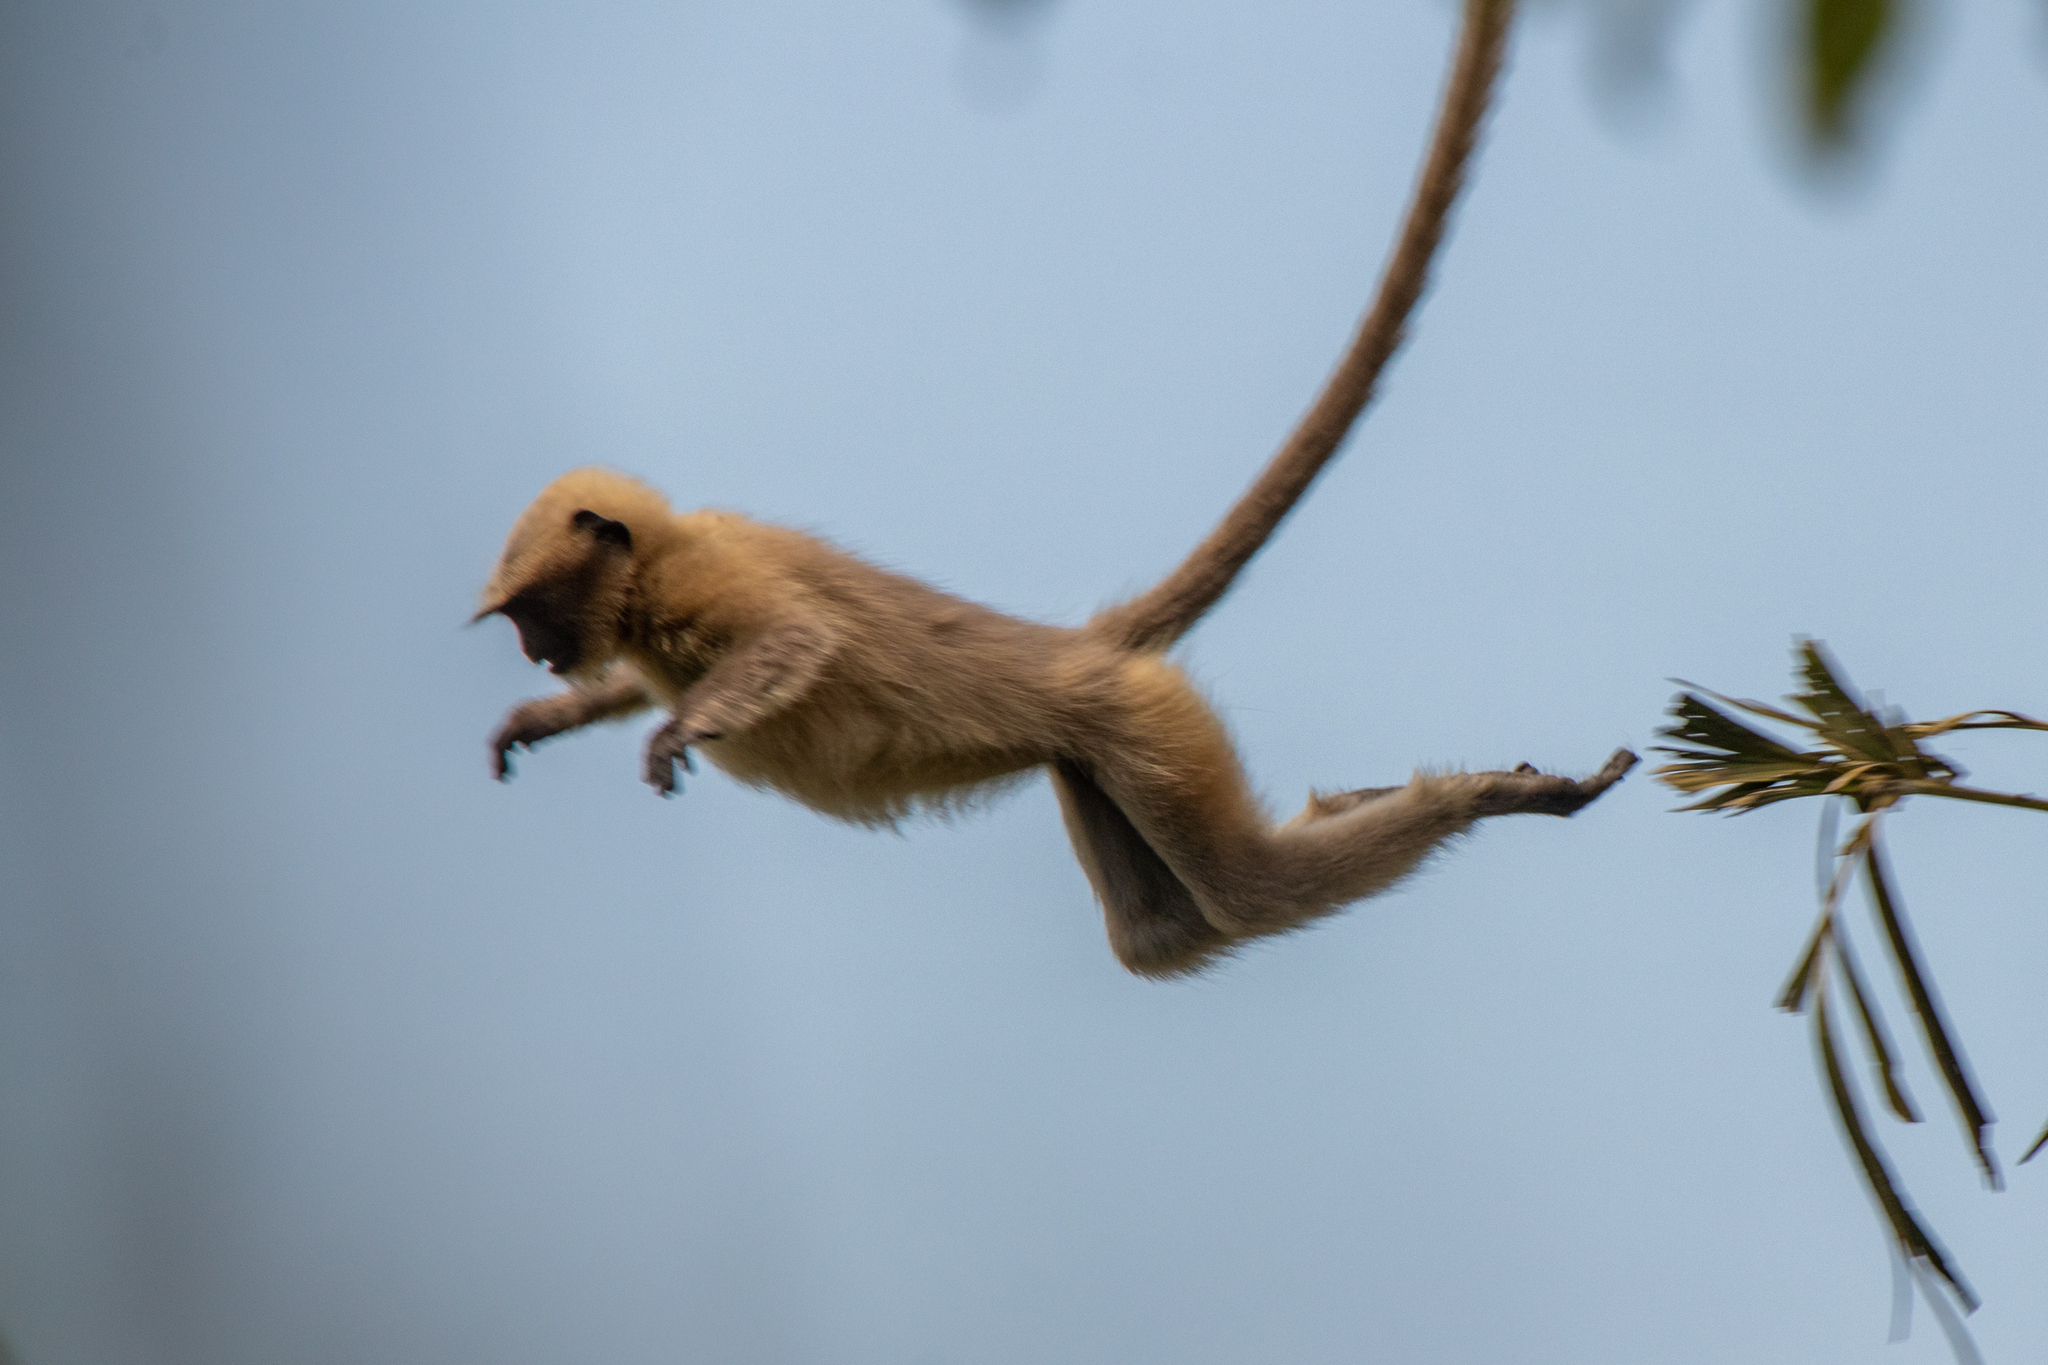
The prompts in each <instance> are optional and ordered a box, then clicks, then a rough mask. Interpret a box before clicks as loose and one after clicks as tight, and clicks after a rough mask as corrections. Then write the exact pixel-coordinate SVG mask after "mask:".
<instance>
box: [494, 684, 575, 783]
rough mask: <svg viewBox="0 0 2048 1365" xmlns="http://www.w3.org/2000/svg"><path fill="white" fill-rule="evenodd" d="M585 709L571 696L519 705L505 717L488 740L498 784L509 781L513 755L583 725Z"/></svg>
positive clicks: (564, 693) (548, 698)
mask: <svg viewBox="0 0 2048 1365" xmlns="http://www.w3.org/2000/svg"><path fill="white" fill-rule="evenodd" d="M584 709H585V708H584V705H583V702H582V699H581V698H579V697H578V696H577V695H576V694H575V693H573V692H563V693H560V694H558V695H556V696H552V697H537V698H535V699H534V700H532V701H527V702H521V703H520V704H519V705H517V706H515V707H513V708H512V709H511V710H510V711H509V712H507V713H506V715H505V723H504V724H503V725H500V726H499V727H498V733H496V734H494V735H492V736H491V772H492V774H493V775H494V776H495V777H496V778H497V779H498V780H499V781H500V782H509V781H510V780H511V779H512V751H513V750H514V749H530V748H532V747H533V746H534V745H536V744H538V743H540V742H541V741H542V740H544V739H553V738H554V737H555V736H556V735H559V734H561V733H562V732H563V731H564V730H573V729H575V728H576V727H577V726H578V725H581V724H582V723H583V711H584Z"/></svg>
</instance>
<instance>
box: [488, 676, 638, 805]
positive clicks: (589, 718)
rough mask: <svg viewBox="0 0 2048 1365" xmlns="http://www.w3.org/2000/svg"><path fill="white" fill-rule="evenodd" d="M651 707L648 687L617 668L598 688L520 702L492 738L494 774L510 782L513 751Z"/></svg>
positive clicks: (571, 691) (500, 779)
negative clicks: (566, 732)
mask: <svg viewBox="0 0 2048 1365" xmlns="http://www.w3.org/2000/svg"><path fill="white" fill-rule="evenodd" d="M648 705H649V698H648V695H647V688H646V686H645V685H644V684H643V683H642V682H641V681H640V678H639V676H638V675H637V674H635V673H634V672H633V671H632V670H631V669H629V668H625V667H620V668H617V669H615V670H614V671H613V674H612V676H611V677H608V678H606V679H605V680H604V681H603V682H601V683H599V684H597V685H596V686H595V687H588V688H584V687H577V688H571V689H570V690H569V691H567V692H557V693H556V694H555V695H554V696H552V697H537V698H535V699H534V700H532V701H527V702H521V703H520V704H519V705H517V706H515V707H513V708H512V710H511V711H510V712H508V713H507V714H506V716H505V722H504V724H502V725H500V726H499V727H498V732H497V733H496V734H494V735H492V736H491V771H492V773H493V774H494V775H495V776H496V777H497V779H498V780H499V781H500V782H505V781H508V780H510V778H511V776H512V751H513V750H514V749H518V748H526V749H531V748H532V747H533V746H534V745H536V744H538V743H540V742H541V741H542V740H544V739H552V738H554V737H555V736H556V735H559V734H562V733H564V732H565V731H569V730H576V729H581V728H582V727H583V726H585V725H591V724H594V723H596V722H597V721H601V720H615V719H617V718H618V717H620V716H630V715H632V714H633V713H634V712H635V711H644V710H645V709H647V707H648Z"/></svg>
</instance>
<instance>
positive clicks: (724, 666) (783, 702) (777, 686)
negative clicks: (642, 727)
mask: <svg viewBox="0 0 2048 1365" xmlns="http://www.w3.org/2000/svg"><path fill="white" fill-rule="evenodd" d="M835 645H836V642H835V641H834V639H833V637H832V634H831V632H830V631H828V630H826V629H825V628H824V627H823V626H820V625H817V624H814V623H812V622H809V621H792V622H787V623H785V624H783V625H780V626H773V627H770V628H769V629H768V630H765V631H763V632H761V633H760V634H759V635H756V636H755V637H753V638H752V639H751V640H748V641H746V642H744V643H742V644H740V645H737V646H735V647H734V648H733V649H732V651H731V652H730V653H728V654H726V656H725V657H724V658H722V659H720V660H719V661H718V662H717V663H715V664H713V665H712V666H711V671H710V672H708V673H706V674H705V675H704V676H703V677H702V678H701V679H699V680H698V682H697V684H696V685H695V686H693V687H692V688H690V690H689V691H687V692H685V693H683V696H682V700H681V701H680V702H678V703H677V705H676V709H675V714H674V716H673V717H671V718H670V720H669V722H668V724H666V725H664V726H662V727H661V728H660V729H659V730H656V731H655V732H654V735H653V737H652V738H651V739H649V740H648V741H647V785H648V786H650V787H652V788H654V790H655V792H656V793H657V794H659V795H662V796H673V795H675V790H676V764H678V763H681V764H682V765H683V769H684V771H686V772H694V771H695V767H694V765H693V764H692V763H691V762H690V748H691V746H692V745H696V744H701V743H703V742H704V741H705V740H708V739H724V738H725V737H726V736H727V735H730V734H736V733H738V732H739V731H741V730H744V729H746V728H747V727H749V726H752V725H759V724H760V723H761V722H762V721H764V720H767V719H768V718H769V717H770V716H772V715H774V714H775V713H776V712H778V711H780V710H782V709H783V708H785V707H787V706H790V705H792V704H794V703H795V702H796V701H798V700H799V699H800V698H802V696H803V695H804V693H806V692H808V691H810V689H811V684H813V683H815V682H816V681H817V680H818V676H819V675H820V674H821V673H823V672H824V671H825V665H826V664H827V663H828V662H829V661H830V660H831V658H832V651H833V649H834V648H835Z"/></svg>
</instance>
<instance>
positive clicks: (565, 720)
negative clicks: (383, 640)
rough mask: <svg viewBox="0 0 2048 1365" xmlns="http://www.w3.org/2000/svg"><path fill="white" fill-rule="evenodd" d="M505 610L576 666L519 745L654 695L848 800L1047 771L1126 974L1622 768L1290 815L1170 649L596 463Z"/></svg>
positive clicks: (908, 806)
mask: <svg viewBox="0 0 2048 1365" xmlns="http://www.w3.org/2000/svg"><path fill="white" fill-rule="evenodd" d="M493 613H502V614H504V615H507V616H509V617H511V618H512V619H513V621H514V622H515V624H517V625H518V626H519V628H520V633H521V639H522V641H523V642H524V643H525V644H526V645H527V648H528V653H529V654H532V655H535V656H536V657H542V658H546V659H548V660H549V661H550V662H551V663H553V664H554V665H555V666H556V669H557V671H558V672H561V673H564V674H565V675H566V676H568V677H569V678H570V680H571V682H572V684H573V687H572V690H571V691H570V692H568V693H564V694H561V695H559V696H556V697H550V698H545V699H542V700H540V701H535V702H528V703H526V704H525V705H523V706H521V707H518V708H516V709H515V710H514V711H513V712H512V714H511V715H510V716H508V717H507V719H506V721H505V724H504V725H503V726H502V727H501V728H500V730H499V731H498V734H497V735H496V737H495V738H494V739H493V741H492V747H493V753H494V755H495V761H496V763H497V765H498V772H499V775H500V776H501V777H503V776H506V775H508V774H509V767H508V765H507V762H506V756H507V754H508V753H509V752H510V751H511V750H513V749H514V748H518V747H524V746H530V745H533V744H536V743H539V742H540V741H541V740H543V739H546V738H548V737H549V736H551V735H554V734H559V733H561V732H563V731H565V730H569V729H574V728H576V727H577V726H579V725H585V724H589V723H591V722H593V721H597V720H603V719H608V718H611V717H615V716H621V715H626V714H630V713H632V712H634V711H638V710H641V709H645V708H646V707H649V706H658V707H660V709H662V710H663V711H665V712H667V713H668V716H669V719H668V721H667V723H666V724H664V725H663V726H662V727H661V728H660V729H659V730H657V731H656V732H655V734H654V736H653V738H652V739H651V740H650V743H649V746H648V765H647V780H648V781H649V782H650V784H652V785H653V786H654V787H655V788H656V789H657V790H659V791H661V792H663V794H667V793H668V792H670V791H671V790H673V787H674V765H675V764H676V763H678V762H682V763H684V764H685V765H687V764H688V762H689V755H690V752H691V751H692V750H693V749H694V750H700V751H701V752H703V753H704V754H705V755H706V756H708V757H709V758H710V759H711V761H712V762H714V763H715V764H717V765H718V766H719V767H720V768H722V769H723V770H725V771H726V772H728V773H730V774H731V775H732V776H734V777H736V778H738V779H739V780H741V781H743V782H747V783H750V784H753V785H755V786H761V787H768V788H773V789H774V790H777V791H780V792H783V793H785V794H787V795H789V796H791V797H794V798H795V799H796V800H798V801H801V802H803V803H804V804H805V805H808V806H810V807H812V808H813V809H815V810H818V811H822V812H823V813H825V814H827V815H831V816H835V817H838V818H840V819H845V820H853V821H859V822H863V823H869V824H887V823H889V822H892V821H895V820H898V819H901V818H903V817H904V816H906V815H909V814H912V813H914V812H917V811H920V810H923V811H934V810H945V809H948V808H951V807H955V806H958V805H961V804H963V803H966V802H971V801H973V800H974V799H975V798H976V797H977V796H978V795H981V794H985V793H986V792H988V791H989V790H991V789H992V788H994V787H997V786H999V785H1001V784H1003V783H1005V782H1007V781H1013V780H1016V779H1017V778H1019V777H1022V776H1025V775H1028V774H1029V773H1030V772H1031V771H1033V770H1034V769H1037V768H1048V769H1050V770H1051V772H1052V776H1053V780H1054V784H1055V787H1056V789H1057V791H1058V793H1059V797H1060V802H1061V809H1062V812H1063V814H1064V816H1065V819H1066V822H1067V827H1068V830H1069V832H1070V834H1071V835H1072V837H1073V841H1074V845H1075V849H1076V852H1077V854H1078V856H1079V857H1080V860H1081V864H1082V866H1083V868H1084V869H1085V870H1086V871H1087V873H1088V876H1089V879H1090V881H1091V882H1092V883H1093V885H1094V887H1095V890H1096V893H1097V896H1098V897H1099V899H1100V900H1101V901H1102V904H1103V908H1104V912H1105V915H1106V918H1107V920H1108V926H1109V933H1110V940H1111V944H1112V946H1113V947H1114V948H1115V950H1116V952H1117V955H1118V957H1119V958H1120V959H1121V960H1122V961H1123V963H1124V964H1125V965H1126V966H1127V967H1129V968H1130V969H1131V970H1132V971H1135V972H1140V973H1143V974H1146V975H1173V974H1177V973H1184V972H1191V971H1195V970H1198V969H1199V968H1201V967H1202V966H1203V965H1205V964H1206V963H1208V962H1210V961H1212V960H1214V959H1215V958H1216V957H1218V956H1219V955H1221V954H1224V953H1226V952H1228V951H1229V950H1230V949H1231V948H1233V947H1234V946H1236V945H1237V944H1240V943H1243V942H1245V941H1247V940H1250V939H1254V938H1259V937H1262V936H1265V935H1269V934H1277V933H1283V932H1286V931H1287V930H1289V929H1293V928H1296V927H1299V926H1300V925H1302V924H1305V923H1307V922H1309V921H1310V920H1313V919H1316V918H1319V917H1320V916H1323V915H1326V914H1329V913H1330V912H1332V911H1334V910H1336V909H1337V908H1339V907H1340V906H1342V905H1344V904H1346V903H1348V902H1351V901H1355V900H1358V899H1360V898H1362V897H1364V896H1369V895H1372V894H1374V893H1376V892H1378V891H1382V890H1385V889H1386V888H1387V887H1389V886H1391V885H1393V884H1394V883H1395V882H1397V881H1399V880H1400V879H1401V878H1403V877H1405V876H1406V875H1408V873H1410V872H1411V871H1413V870H1414V869H1415V868H1416V867H1417V866H1418V865H1419V864H1420V863H1421V862H1422V860H1423V859H1424V858H1426V857H1427V856H1428V855H1429V853H1430V852H1431V850H1433V849H1435V848H1437V847H1438V846H1440V845H1441V844H1442V843H1443V842H1444V841H1445V840H1447V839H1449V838H1451V837H1453V836H1455V835H1457V834H1459V833H1461V832H1463V831H1464V830H1466V829H1468V828H1469V827H1470V826H1471V825H1472V823H1473V822H1474V821H1476V820H1478V819H1480V818H1482V817H1483V816H1486V815H1494V814H1507V813H1510V812H1514V811H1535V812H1544V813H1550V814H1569V813H1570V812H1571V811H1573V810H1576V809H1578V808H1579V807H1580V806H1582V805H1584V804H1585V803H1586V802H1587V801H1590V800H1591V799H1593V797H1594V796H1597V795H1598V794H1599V792H1600V791H1602V790H1605V788H1606V787H1607V786H1608V785H1610V784H1611V783H1612V782H1613V781H1614V780H1615V779H1617V778H1618V777H1619V776H1620V775H1621V772H1622V771H1625V770H1626V767H1627V766H1628V763H1631V762H1633V761H1634V756H1633V755H1620V754H1618V755H1617V756H1616V758H1615V760H1614V761H1612V762H1610V764H1609V765H1608V769H1607V770H1605V771H1603V772H1602V773H1601V774H1600V775H1598V776H1596V777H1595V778H1592V779H1589V780H1587V781H1586V782H1573V781H1570V780H1568V779H1565V778H1560V777H1549V776H1545V775H1543V774H1539V773H1536V772H1534V770H1524V771H1518V772H1512V773H1452V774H1444V775H1440V776H1417V777H1416V778H1414V779H1413V780H1412V781H1410V782H1409V783H1408V784H1407V785H1406V786H1403V787H1398V788H1391V789H1367V790H1361V791H1358V792H1352V793H1343V794H1339V795H1334V796H1321V795H1318V796H1313V797H1311V799H1310V803H1309V807H1308V809H1306V810H1304V811H1303V812H1302V814H1301V815H1300V816H1298V817H1296V818H1295V819H1294V820H1292V821H1289V822H1288V823H1287V824H1285V825H1282V826H1279V827H1277V828H1276V827H1274V825H1273V824H1272V822H1271V820H1270V819H1269V818H1268V816H1267V814H1266V812H1265V811H1264V810H1263V809H1262V808H1261V807H1260V805H1259V803H1258V801H1257V799H1256V798H1255V797H1254V796H1253V794H1252V792H1251V789H1250V787H1249V784H1248V783H1247V782H1246V780H1245V776H1244V772H1243V768H1242V765H1241V764H1240V763H1239V761H1238V758H1237V754H1236V752H1235V750H1234V748H1233V747H1232V745H1231V742H1230V737H1229V735H1228V734H1227V733H1226V731H1225V729H1224V727H1223V724H1222V722H1221V721H1220V720H1219V719H1218V718H1217V716H1216V714H1215V712H1214V711H1213V710H1212V709H1211V708H1210V706H1209V705H1208V703H1207V702H1206V701H1204V700H1203V698H1202V696H1201V695H1200V693H1198V692H1197V691H1196V689H1195V688H1194V687H1193V685H1192V684H1190V683H1189V681H1188V679H1187V677H1186V676H1185V675H1184V674H1183V673H1182V672H1181V671H1180V669H1178V668H1176V667H1175V666H1174V665H1173V664H1172V663H1170V662H1168V661H1167V660H1165V659H1164V658H1162V657H1160V656H1159V655H1158V654H1157V653H1155V652H1151V651H1147V650H1141V649H1133V648H1129V647H1123V646H1119V645H1118V644H1115V643H1113V642H1112V639H1111V638H1109V637H1106V635H1105V633H1104V632H1102V631H1100V630H1095V629H1090V628H1086V627H1084V628H1082V629H1080V630H1068V629H1062V628H1059V627H1055V626H1046V625H1039V624H1036V623H1033V622H1030V621H1022V620H1018V619H1016V618H1014V617H1010V616H1005V615H1003V614H1002V613H1000V612H996V611H992V610H990V609H989V608H987V607H982V606H977V605H976V604H974V603H972V602H966V601H962V600H961V599H959V598H957V597H953V596H951V595H949V594H947V593H944V592H940V591H939V590H938V589H936V588H932V587H929V586H927V585H926V584H923V583H920V582H918V581H916V580H915V579H911V578H906V577H904V576H902V575H899V574H894V573H890V572H888V571H886V570H883V569H879V568H877V567H875V566H874V565H872V564H869V563H867V562H865V561H863V560H861V559H859V558H856V557H855V556H853V555H850V554H847V553H845V552H844V551H842V550H839V549H836V548H834V547H833V546H831V545H828V544H826V543H825V542H823V541H820V540H818V539H816V538H814V537H812V536H807V535H804V534H802V533H800V532H797V531H791V530H787V529H784V528H782V527H776V526H767V525H763V524H761V523H758V522H754V521H750V520H748V519H747V518H745V517H741V516H737V515H734V514H732V513H728V512H691V513H685V514H682V515H677V514H674V513H672V512H671V511H669V508H668V504H667V502H666V501H665V500H664V499H663V498H662V497H661V496H660V494H658V493H656V492H655V491H654V490H652V489H650V488H648V487H647V486H646V485H644V484H641V483H638V482H637V481H635V480H632V479H629V478H627V477H625V476H624V475H620V474H614V473H611V472H609V471H605V470H595V469H580V470H576V471H574V472H572V473H570V474H566V475H564V476H563V477H562V478H561V479H559V480H557V481H556V482H555V483H554V484H553V485H551V486H550V487H549V488H548V489H547V490H546V491H545V492H543V493H542V494H541V496H540V497H539V499H538V500H536V501H535V503H534V504H533V506H532V507H531V508H529V509H528V510H527V512H526V513H525V515H523V516H521V517H520V519H519V521H518V523H517V524H516V525H515V526H514V527H513V529H512V534H511V536H510V538H509V539H508V541H507V543H506V547H505V552H504V555H503V556H502V558H501V559H500V561H499V564H498V567H497V570H496V571H495V572H494V573H493V574H492V576H491V580H490V584H489V585H488V586H487V587H486V588H485V590H484V596H483V601H482V603H481V611H480V612H479V615H490V614H493Z"/></svg>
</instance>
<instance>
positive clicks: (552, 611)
mask: <svg viewBox="0 0 2048 1365" xmlns="http://www.w3.org/2000/svg"><path fill="white" fill-rule="evenodd" d="M576 588H577V585H576V584H573V583H564V582H561V581H559V580H558V581H555V582H550V583H540V584H536V585H535V586H534V587H532V588H529V589H527V590H526V591H525V592H523V593H520V594H519V595H518V596H516V597H514V598H513V599H512V600H511V601H509V602H507V603H506V604H505V605H504V606H502V607H500V608H499V609H498V610H499V612H500V613H501V614H502V615H503V616H504V617H505V619H506V620H508V621H510V622H511V623H512V625H513V628H514V629H516V630H517V631H518V632H519V648H520V650H521V651H522V652H523V653H524V654H525V655H526V657H527V658H529V659H531V660H532V661H533V662H535V663H537V664H541V663H544V664H546V665H547V666H548V671H549V672H551V673H557V674H562V673H570V672H573V671H575V669H576V666H577V665H578V664H580V663H582V662H583V658H584V655H585V654H587V653H588V652H589V650H588V647H587V645H586V642H585V640H584V631H583V629H582V625H583V622H584V621H585V620H586V619H587V617H588V614H589V613H588V609H587V604H586V603H585V602H584V601H583V600H582V599H583V597H584V594H582V593H580V592H578V591H577V590H576Z"/></svg>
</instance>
